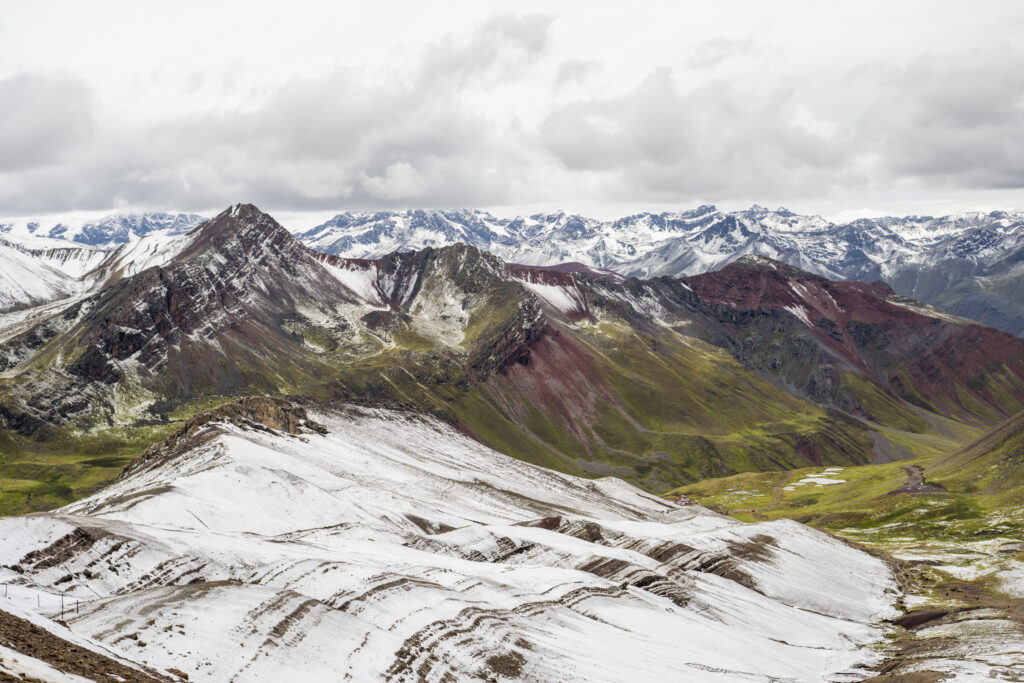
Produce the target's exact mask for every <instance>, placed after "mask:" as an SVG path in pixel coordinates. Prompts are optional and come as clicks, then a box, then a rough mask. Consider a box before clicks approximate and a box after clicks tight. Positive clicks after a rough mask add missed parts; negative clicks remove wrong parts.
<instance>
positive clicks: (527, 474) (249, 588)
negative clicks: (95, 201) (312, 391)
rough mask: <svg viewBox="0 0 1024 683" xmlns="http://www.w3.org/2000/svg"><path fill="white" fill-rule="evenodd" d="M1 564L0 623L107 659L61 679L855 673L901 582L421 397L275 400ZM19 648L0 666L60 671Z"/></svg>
mask: <svg viewBox="0 0 1024 683" xmlns="http://www.w3.org/2000/svg"><path fill="white" fill-rule="evenodd" d="M0 580H2V582H3V583H5V584H6V585H7V586H8V589H7V591H6V594H5V595H0V614H3V612H4V611H7V612H13V613H14V614H15V615H21V617H22V618H24V619H26V620H30V621H33V622H35V623H37V624H39V627H40V628H42V629H44V631H45V634H46V635H50V636H55V637H59V638H62V639H63V640H65V641H71V642H73V643H75V646H77V647H80V648H84V649H86V650H88V651H89V652H93V653H98V654H101V655H102V656H103V658H104V661H103V662H101V663H100V664H98V665H97V668H93V669H92V670H91V671H90V672H82V671H80V670H76V669H74V668H70V669H65V670H67V671H70V672H75V673H85V674H86V675H88V679H82V678H74V679H73V680H126V678H125V675H126V673H125V671H123V670H120V671H118V669H116V668H112V669H111V673H113V672H114V671H118V673H117V674H115V675H114V676H110V677H108V676H107V675H106V674H105V673H104V671H105V670H106V669H107V667H117V666H121V667H124V666H130V667H134V668H135V669H137V670H140V671H145V672H146V673H145V674H142V673H139V674H135V673H129V674H127V675H129V676H131V680H147V681H148V680H173V681H182V680H187V681H191V682H195V681H210V682H211V683H213V682H219V681H228V680H231V681H256V680H260V681H269V680H275V681H285V680H289V681H291V680H302V681H321V680H323V681H336V680H353V681H392V682H396V683H397V682H400V681H410V682H412V681H464V680H478V679H479V680H491V681H498V680H512V679H523V680H533V681H564V680H585V681H595V682H597V681H621V682H626V681H637V680H687V681H701V682H704V681H708V682H715V681H722V682H725V681H736V680H752V681H777V680H794V681H797V680H799V681H846V680H862V679H863V678H864V677H866V676H869V675H871V673H870V672H869V670H868V667H869V666H871V665H874V664H877V663H878V661H879V660H880V659H881V656H880V655H879V654H878V652H877V649H876V648H874V647H873V645H874V644H877V643H878V642H879V641H881V640H882V637H883V635H884V633H885V630H886V627H885V626H884V624H883V623H882V621H883V620H884V619H886V618H891V617H893V616H895V615H896V614H898V612H897V611H896V609H895V607H894V603H895V601H896V598H897V597H898V594H899V589H898V586H897V583H896V581H895V580H894V577H893V575H892V573H891V571H890V570H889V568H888V566H887V565H886V563H885V562H883V561H882V560H881V559H878V558H876V557H874V556H872V555H869V554H868V553H865V552H862V551H860V550H857V549H855V548H853V547H851V546H850V545H848V544H845V543H844V542H842V541H840V540H838V539H835V538H832V537H830V536H828V535H826V534H824V533H822V532H818V531H815V530H812V529H810V528H808V527H805V526H803V525H800V524H797V523H796V522H791V521H788V520H785V521H775V522H766V523H757V524H744V523H741V522H737V521H735V520H733V519H730V518H727V517H723V516H720V515H717V514H714V513H712V512H710V511H708V510H705V509H703V508H700V507H697V506H692V505H679V504H676V503H674V502H670V501H667V500H663V499H660V498H656V497H654V496H652V495H650V494H647V493H644V492H642V491H640V490H639V489H637V488H634V487H632V486H630V485H628V484H626V483H624V482H622V481H621V480H619V479H615V478H602V479H597V480H588V479H581V478H577V477H573V476H568V475H565V474H561V473H557V472H554V471H551V470H545V469H542V468H539V467H536V466H533V465H529V464H526V463H523V462H520V461H517V460H514V459H512V458H509V457H506V456H503V455H501V454H499V453H496V452H494V451H492V450H490V449H488V448H486V447H484V446H481V445H480V444H478V443H476V442H474V441H472V440H471V439H469V438H467V437H466V436H465V435H463V434H461V433H460V432H459V431H457V430H455V429H454V428H452V427H451V426H449V425H447V424H444V423H443V422H441V421H439V420H437V419H434V418H431V417H428V416H425V415H423V414H420V413H416V412H409V411H404V412H396V411H393V410H385V409H379V408H368V407H359V408H357V407H353V406H349V405H335V406H319V407H314V406H310V407H309V408H308V412H307V409H306V408H302V407H297V406H294V405H292V404H289V403H287V402H284V401H279V400H277V401H275V400H269V399H246V400H245V401H242V402H240V403H236V404H229V405H227V406H224V407H222V408H220V409H218V410H216V411H214V412H213V413H212V414H206V415H201V416H198V417H197V418H195V419H193V420H192V421H190V422H189V423H187V424H186V425H184V426H183V427H182V428H181V429H180V430H179V431H178V432H177V433H175V434H174V435H172V436H171V437H170V438H168V439H167V440H166V441H164V442H163V443H161V444H158V445H156V446H154V447H153V448H151V449H150V450H149V451H147V454H146V455H145V456H144V457H143V458H142V459H141V460H140V461H138V462H137V463H136V464H135V465H133V466H132V467H131V468H129V469H128V470H127V471H126V472H125V473H124V474H123V475H122V476H121V477H120V478H119V479H118V480H117V481H116V482H114V483H113V484H112V485H110V486H108V487H107V488H105V489H103V490H101V491H100V492H98V493H96V494H94V495H92V496H90V497H88V498H86V499H84V500H81V501H79V502H77V503H74V504H73V505H70V506H68V507H65V508H63V509H61V510H57V511H54V512H50V513H40V514H35V515H29V516H25V517H7V518H3V519H0ZM62 604H63V606H64V608H63V609H61V605H62ZM58 619H60V623H58V622H57V620H58ZM42 636H43V634H40V635H37V636H36V638H35V640H34V642H36V643H38V642H41V641H42V640H43V637H42ZM10 645H11V643H9V642H8V641H7V640H5V641H4V642H3V643H0V674H2V673H3V672H5V671H7V672H11V673H12V675H20V674H22V673H26V674H28V673H37V672H40V671H44V672H46V671H47V670H48V668H47V667H49V666H50V662H51V661H53V659H50V660H47V659H46V657H45V654H39V653H45V652H46V650H45V648H42V647H38V646H37V647H32V648H29V647H26V648H25V650H24V651H22V652H19V651H16V650H11V649H9V647H8V646H10ZM51 657H52V655H51ZM54 659H55V658H54ZM61 663H62V664H63V665H64V666H69V664H70V666H74V665H75V663H76V662H70V663H63V662H61ZM37 675H38V674H37ZM16 680H20V679H16ZM59 680H72V679H70V678H66V679H65V678H61V679H59Z"/></svg>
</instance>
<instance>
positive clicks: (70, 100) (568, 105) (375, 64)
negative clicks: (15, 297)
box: [0, 0, 1024, 223]
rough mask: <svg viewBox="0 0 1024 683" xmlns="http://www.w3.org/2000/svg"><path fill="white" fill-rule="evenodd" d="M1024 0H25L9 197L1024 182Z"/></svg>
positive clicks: (320, 205)
mask: <svg viewBox="0 0 1024 683" xmlns="http://www.w3.org/2000/svg"><path fill="white" fill-rule="evenodd" d="M1022 36H1024V3H1020V2H1013V1H1008V2H984V1H980V0H975V1H974V2H970V3H968V2H950V3H946V2H936V1H935V0H930V1H928V2H909V1H901V2H892V1H891V0H889V1H887V2H865V1H863V0H862V1H858V2H838V1H836V2H822V1H821V0H815V1H814V2H781V1H773V2H764V1H757V2H738V1H735V0H733V1H730V2H721V3H710V2H699V3H685V2H680V1H679V0H674V1H671V2H639V1H636V0H634V2H628V3H627V2H622V1H621V0H617V1H616V2H595V1H594V0H588V1H585V2H567V1H565V0H560V1H559V2H550V0H547V1H545V2H534V1H532V0H517V1H516V2H514V3H501V2H479V1H474V2H464V3H463V2H433V3H424V2H381V1H379V0H378V1H375V2H360V3H354V2H344V3H339V2H324V3H309V2H302V1H300V0H288V1H287V2H279V3H260V2H255V1H252V0H250V1H249V2H238V3H229V2H217V3H214V2H209V1H208V0H207V1H203V2H188V1H182V0H178V1H176V2H173V3H170V2H168V3H155V2H101V1H97V0H90V2H74V1H71V0H68V1H67V2H44V1H40V0H33V2H20V3H18V2H3V3H2V4H0V216H8V217H10V216H25V215H34V214H51V213H57V212H62V211H82V210H89V211H96V210H108V209H180V210H192V211H199V212H209V211H214V210H218V209H220V208H222V207H224V206H227V205H229V204H232V203H234V202H238V201H251V202H255V203H256V204H258V205H260V206H261V207H262V208H264V209H266V210H268V211H271V212H272V213H275V214H277V215H280V216H284V217H288V218H290V219H291V220H292V221H298V222H302V223H308V222H312V221H314V220H315V218H316V217H319V216H322V215H329V214H332V213H335V212H337V211H340V210H347V209H375V208H406V207H483V208H492V209H495V210H496V211H497V212H498V213H501V214H509V213H516V212H523V211H534V210H538V209H550V208H555V207H558V208H564V209H566V210H572V211H580V212H583V213H586V214H589V215H593V216H596V217H610V216H613V215H620V214H625V213H630V212H635V211H639V210H662V209H670V208H688V207H692V206H694V205H696V204H699V203H715V204H718V205H719V206H723V207H726V208H735V207H741V206H747V205H749V204H751V203H754V202H757V203H760V204H764V205H769V206H776V205H780V204H782V205H785V206H787V207H789V208H790V209H792V210H794V211H798V212H802V213H821V214H824V215H829V216H837V215H838V216H848V215H865V214H871V213H909V212H913V213H943V212H947V213H948V212H951V211H957V210H963V209H975V208H982V209H988V208H1007V209H1014V208H1016V209H1024V189H1022V188H1024V40H1022Z"/></svg>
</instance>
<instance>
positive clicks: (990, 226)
mask: <svg viewBox="0 0 1024 683" xmlns="http://www.w3.org/2000/svg"><path fill="white" fill-rule="evenodd" d="M298 237H299V239H301V240H302V241H304V242H305V243H306V244H309V245H310V246H312V247H313V248H315V249H318V250H320V251H324V252H327V253H331V254H338V255H343V256H351V257H356V258H373V257H376V256H380V255H383V254H384V253H387V252H391V251H395V250H400V249H403V250H408V249H421V248H424V247H427V246H435V247H436V246H441V245H445V244H452V243H455V242H463V243H466V244H472V245H474V246H476V247H478V248H480V249H484V250H486V251H489V252H491V253H493V254H495V255H497V256H500V257H501V258H503V259H505V260H507V261H510V262H514V263H524V264H531V265H551V264H555V263H562V262H565V261H580V262H582V263H584V264H586V265H588V266H592V267H597V268H604V269H608V270H612V271H615V272H617V273H621V274H622V275H625V276H631V277H640V278H645V277H654V276H661V275H668V276H685V275H695V274H699V273H703V272H707V271H712V270H717V269H719V268H721V267H722V266H724V265H726V264H727V263H730V262H732V261H734V260H736V259H737V258H740V257H741V256H744V255H748V254H753V255H761V256H768V257H770V258H774V259H776V260H779V261H783V262H785V263H788V264H790V265H794V266H797V267H798V268H801V269H804V270H807V271H810V272H813V273H816V274H818V275H822V276H824V277H828V278H830V279H835V280H864V281H868V282H871V281H874V280H884V281H885V282H887V283H889V284H890V285H891V286H892V287H893V289H894V290H895V291H897V292H899V293H900V294H903V295H905V296H909V297H912V298H915V299H918V300H920V301H924V302H926V303H929V304H933V305H936V306H939V307H940V308H942V309H943V310H946V311H948V312H950V313H953V314H956V315H961V316H964V317H968V318H972V319H974V320H978V321H979V322H982V323H984V324H986V325H990V326H993V327H998V328H1000V329H1003V330H1006V331H1009V332H1012V333H1014V334H1017V335H1021V334H1024V304H1022V303H1021V302H1022V300H1021V297H1020V296H1019V295H1018V293H1019V292H1020V291H1022V289H1024V281H1022V279H1021V278H1022V273H1024V270H1022V268H1021V267H1020V263H1021V261H1022V260H1024V214H1020V213H1010V212H1005V211H994V212H991V213H981V212H976V213H966V214H958V215H951V216H942V217H937V218H936V217H931V216H906V217H885V218H862V219H859V220H855V221H852V222H848V223H832V222H830V221H827V220H825V219H823V218H821V217H819V216H803V215H798V214H794V213H793V212H791V211H788V210H787V209H784V208H779V209H776V210H769V209H765V208H763V207H760V206H757V205H754V206H753V207H751V208H750V209H747V210H745V211H721V210H718V209H716V208H715V207H714V206H700V207H698V208H696V209H693V210H689V211H677V212H663V213H657V214H653V213H640V214H636V215H633V216H628V217H625V218H620V219H618V220H614V221H598V220H593V219H588V218H585V217H583V216H579V215H575V214H567V213H564V212H558V213H548V214H535V215H532V216H521V217H516V218H511V219H505V218H496V217H495V216H492V215H491V214H489V213H486V212H483V211H473V210H460V211H402V212H364V213H342V214H339V215H337V216H335V217H334V218H332V219H331V220H329V221H327V222H326V223H324V224H323V225H320V226H317V227H315V228H312V229H310V230H307V231H303V232H300V233H298Z"/></svg>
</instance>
